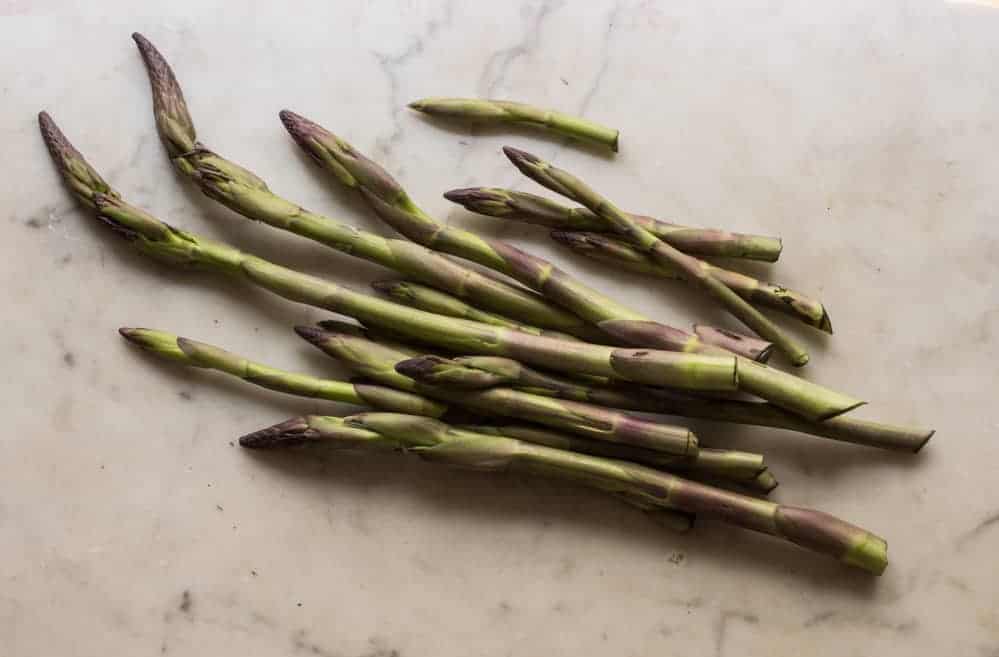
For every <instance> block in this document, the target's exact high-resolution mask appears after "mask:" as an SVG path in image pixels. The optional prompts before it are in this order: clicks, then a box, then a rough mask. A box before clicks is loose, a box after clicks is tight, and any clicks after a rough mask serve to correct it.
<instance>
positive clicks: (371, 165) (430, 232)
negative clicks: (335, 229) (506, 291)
mask: <svg viewBox="0 0 999 657" xmlns="http://www.w3.org/2000/svg"><path fill="white" fill-rule="evenodd" d="M281 121H282V122H283V123H284V126H285V128H286V129H287V130H288V132H289V133H291V136H292V137H294V138H295V141H296V142H297V143H298V145H299V146H301V147H302V148H303V149H304V150H305V151H306V152H307V153H308V154H309V155H310V156H312V158H313V159H314V160H316V162H317V163H318V164H319V166H320V167H322V168H323V170H325V171H326V172H327V173H330V174H331V175H332V176H333V177H334V178H336V179H337V180H338V181H339V182H340V183H341V184H343V185H344V186H346V187H349V188H351V189H354V190H356V191H357V192H358V193H359V194H360V195H361V197H362V198H363V199H364V200H365V202H366V203H367V204H368V205H369V206H370V207H371V209H372V210H373V211H374V212H375V214H377V215H378V216H379V217H380V218H381V219H382V220H383V221H385V222H386V223H387V224H389V225H390V226H392V227H393V228H395V229H396V230H397V231H399V232H400V233H402V234H403V235H405V236H406V237H408V238H409V239H411V240H413V241H414V242H416V243H418V244H422V245H424V246H426V247H429V248H431V249H435V250H437V251H442V252H445V253H450V254H452V255H456V256H459V257H461V258H465V259H467V260H472V261H474V262H477V263H479V264H481V265H484V266H486V267H489V268H490V269H493V270H495V271H497V272H499V273H501V274H505V275H507V276H510V277H512V278H514V279H516V280H518V281H520V282H521V283H523V284H524V285H526V286H528V287H530V288H532V289H534V290H537V291H538V292H540V293H541V294H543V295H544V296H546V297H547V298H548V299H550V300H551V301H552V302H554V303H556V304H558V305H559V306H562V307H563V308H567V309H569V310H571V311H572V312H573V313H575V314H576V315H578V316H579V317H582V318H583V319H585V320H587V321H589V322H590V323H592V324H593V325H595V326H597V327H598V328H600V329H601V330H602V331H604V332H606V333H607V334H609V335H611V336H613V337H614V338H616V339H618V340H620V341H622V342H623V343H625V344H630V345H634V346H641V347H651V348H657V349H669V350H671V351H685V352H705V353H717V351H718V348H717V347H714V346H712V345H705V344H704V343H702V342H701V341H700V339H699V338H698V337H697V336H696V335H693V334H691V333H688V332H686V331H681V330H680V329H676V328H673V327H671V326H666V325H662V324H657V323H655V322H652V321H651V320H649V318H647V317H645V316H644V315H641V314H639V313H637V312H634V311H632V310H630V309H628V308H626V307H625V306H623V305H621V304H619V303H618V302H616V301H614V300H613V299H611V298H610V297H607V296H605V295H603V294H601V293H600V292H597V291H596V290H594V289H592V288H590V287H588V286H586V285H584V284H583V283H582V282H580V281H578V280H576V279H575V278H573V277H572V276H570V275H569V274H568V273H566V272H564V271H562V270H561V269H559V268H558V267H556V266H555V265H554V264H552V263H551V262H548V261H547V260H543V259H542V258H538V257H536V256H533V255H531V254H529V253H526V252H524V251H521V250H520V249H518V248H517V247H515V246H513V245H512V244H508V243H506V242H501V241H499V240H487V239H484V238H482V237H480V236H478V235H476V234H475V233H472V232H469V231H467V230H463V229H461V228H458V227H456V226H450V225H445V224H441V223H438V222H437V221H436V220H435V219H433V218H432V217H431V216H429V215H428V214H427V213H425V212H424V211H423V210H421V209H420V208H419V207H418V206H417V205H416V203H414V202H413V200H412V199H411V198H410V197H409V195H408V194H407V193H406V190H405V189H403V188H402V186H401V185H399V183H398V182H397V181H396V180H395V179H394V178H392V176H390V175H389V173H388V172H387V171H385V169H383V168H382V167H380V166H379V165H378V164H376V163H375V162H373V161H371V160H369V159H368V158H367V157H365V156H364V155H362V154H361V153H360V152H358V151H357V150H356V149H355V148H354V147H353V146H351V145H350V144H348V143H347V142H346V141H344V140H343V139H340V138H339V137H337V136H336V135H334V134H333V133H331V132H329V131H328V130H326V129H325V128H323V127H322V126H320V125H318V124H316V123H313V122H312V121H309V120H308V119H306V118H304V117H302V116H299V115H298V114H295V113H294V112H291V111H288V110H284V111H282V112H281ZM500 314H503V315H509V313H500ZM517 319H520V317H517ZM528 323H530V324H534V325H537V322H528ZM636 333H640V334H641V336H640V338H639V337H636V335H635V334H636Z"/></svg>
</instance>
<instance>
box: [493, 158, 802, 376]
mask: <svg viewBox="0 0 999 657" xmlns="http://www.w3.org/2000/svg"><path fill="white" fill-rule="evenodd" d="M503 152H504V153H506V156H507V158H509V159H510V161H511V162H512V163H513V165H514V166H515V167H517V168H518V169H519V170H520V171H521V173H523V174H524V175H525V176H527V177H528V178H530V179H532V180H534V181H535V182H537V183H538V184H540V185H542V186H544V187H547V188H548V189H550V190H552V191H553V192H557V193H559V194H562V195H563V196H565V197H567V198H570V199H572V200H574V201H576V202H577V203H579V204H581V205H583V206H585V207H587V208H589V209H590V210H591V211H592V212H593V213H594V214H596V215H598V216H600V217H601V218H602V219H604V220H605V221H606V222H607V223H608V225H609V226H610V227H611V228H613V229H614V231H615V232H617V233H620V234H621V235H623V236H624V237H625V238H626V239H627V240H628V241H629V242H631V243H633V244H634V245H635V246H636V247H637V248H638V249H639V250H640V251H642V252H643V253H647V254H648V255H649V256H651V257H652V258H654V259H655V260H656V262H659V263H661V264H663V265H665V266H668V267H673V268H676V269H678V270H680V271H681V272H683V275H684V277H685V278H686V280H688V281H690V282H692V283H695V284H696V285H698V286H700V287H702V288H703V289H704V290H705V292H707V293H708V294H709V295H710V296H711V297H712V298H714V299H715V300H716V301H717V302H718V303H720V304H721V305H722V306H724V307H725V309H726V310H728V311H729V312H730V313H731V314H732V315H733V316H734V317H736V318H737V319H738V320H739V321H741V322H742V323H743V324H745V325H746V326H747V327H749V328H750V329H752V330H753V331H754V332H755V333H756V334H757V335H759V336H760V337H761V338H763V339H764V340H767V341H768V342H772V343H774V345H775V346H776V347H777V349H778V350H780V351H781V352H783V353H784V354H785V355H786V356H787V357H788V358H789V359H790V361H791V363H792V364H794V365H796V366H799V367H800V366H802V365H804V364H805V363H807V362H808V352H806V351H805V350H804V348H802V347H801V346H800V345H799V344H797V343H796V342H795V341H794V340H792V339H791V338H790V337H788V336H787V335H785V334H784V332H783V331H781V330H780V329H779V328H778V327H777V326H776V325H775V324H774V323H773V322H771V321H770V320H769V319H767V318H766V317H765V316H764V315H763V314H762V313H760V311H758V310H756V308H754V307H753V306H751V305H749V303H747V302H746V300H745V299H743V298H742V297H740V296H739V295H737V294H736V293H735V292H733V291H732V290H731V289H730V288H729V287H728V286H726V285H725V284H724V283H722V282H721V281H720V280H718V278H716V277H715V275H714V274H713V273H712V272H711V271H710V269H709V265H708V264H707V263H705V262H704V261H703V260H699V259H697V258H695V257H693V256H689V255H687V254H685V253H683V252H682V251H680V250H678V249H677V248H676V247H674V246H671V245H670V244H668V243H666V242H664V241H662V240H660V239H659V238H658V237H656V236H655V235H653V234H652V233H650V232H649V231H648V230H646V229H645V228H643V227H642V226H640V225H639V224H637V223H635V222H634V221H632V220H631V218H630V217H629V216H628V215H626V214H625V213H624V212H622V211H621V210H619V209H618V208H617V206H615V205H614V204H613V203H611V202H610V201H609V200H607V199H606V198H604V197H603V196H600V194H598V193H597V192H596V191H594V190H593V189H591V188H590V187H588V186H587V185H586V184H585V183H584V182H583V181H582V180H580V179H578V178H576V177H575V176H573V175H572V174H570V173H569V172H568V171H564V170H562V169H559V168H558V167H555V166H553V165H552V164H550V163H548V162H545V161H544V160H542V159H541V158H539V157H537V156H535V155H532V154H530V153H528V152H526V151H522V150H519V149H516V148H512V147H509V146H505V147H504V148H503Z"/></svg>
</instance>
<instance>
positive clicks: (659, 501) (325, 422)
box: [240, 413, 888, 575]
mask: <svg viewBox="0 0 999 657" xmlns="http://www.w3.org/2000/svg"><path fill="white" fill-rule="evenodd" d="M288 443H290V444H302V443H332V444H334V445H335V444H343V445H344V446H347V447H361V448H367V447H372V448H382V447H388V448H395V449H403V450H405V451H407V452H412V453H414V454H416V455H417V456H419V457H421V458H423V459H426V460H428V461H433V462H437V463H441V464H446V465H453V466H460V467H465V468H474V469H479V470H499V471H503V470H514V471H524V472H529V473H537V474H544V475H548V476H557V477H560V478H564V479H568V480H570V481H575V482H578V483H580V484H584V485H587V486H593V487H596V488H599V489H601V490H606V491H611V492H619V493H625V494H628V495H631V496H634V497H637V498H639V499H642V500H644V501H646V502H647V503H649V504H650V505H656V506H662V507H664V508H671V509H678V510H681V511H689V512H692V513H695V514H697V515H702V514H703V515H704V516H707V517H715V518H718V519H719V520H721V521H723V522H729V523H732V524H735V525H738V526H741V527H744V528H746V529H750V530H753V531H757V532H762V533H765V534H771V535H773V536H777V537H780V538H783V539H785V540H788V541H791V542H793V543H796V544H798V545H800V546H801V547H804V548H807V549H811V550H814V551H816V552H820V553H823V554H827V555H830V556H832V557H834V558H836V559H838V560H839V561H841V562H843V563H845V564H848V565H850V566H855V567H858V568H862V569H864V570H866V571H868V572H870V573H873V574H875V575H880V574H881V573H883V572H884V569H885V567H886V566H887V564H888V546H887V543H886V542H885V541H884V539H882V538H880V537H878V536H875V535H874V534H872V533H870V532H868V531H867V530H864V529H861V528H860V527H857V526H855V525H851V524H849V523H847V522H845V521H843V520H840V519H838V518H836V517H834V516H831V515H829V514H826V513H822V512H820V511H814V510H811V509H804V508H800V507H794V506H787V505H783V504H776V503H774V502H768V501H765V500H760V499H756V498H753V497H748V496H746V495H740V494H738V493H734V492H731V491H726V490H722V489H719V488H714V487H711V486H707V485H704V484H700V483H697V482H693V481H689V480H686V479H682V478H680V477H677V476H675V475H670V474H666V473H664V472H660V471H658V470H653V469H652V468H648V467H645V466H642V465H638V464H636V463H629V462H627V461H616V460H613V459H605V458H601V457H597V456H588V455H585V454H577V453H574V452H567V451H564V450H560V449H553V448H551V447H546V446H543V445H532V444H530V443H527V442H524V441H521V440H517V439H516V438H510V437H507V436H489V435H483V434H478V433H473V432H469V431H462V430H460V429H455V428H453V427H450V426H448V425H446V424H444V423H442V422H439V421H437V420H433V419H430V418H420V417H416V416H410V415H398V414H392V413H366V414H361V415H354V416H351V417H347V418H336V417H324V416H306V417H298V418H294V419H291V420H287V421H285V422H282V423H280V424H277V425H274V426H272V427H269V428H267V429H263V430H261V431H257V432H254V433H251V434H248V435H246V436H243V437H242V438H240V445H243V446H244V447H276V446H280V445H282V444H288Z"/></svg>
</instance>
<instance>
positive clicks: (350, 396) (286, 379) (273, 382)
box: [118, 327, 448, 417]
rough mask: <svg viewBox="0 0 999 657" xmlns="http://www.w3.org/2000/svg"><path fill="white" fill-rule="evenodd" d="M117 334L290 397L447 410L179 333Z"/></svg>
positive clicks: (434, 412)
mask: <svg viewBox="0 0 999 657" xmlns="http://www.w3.org/2000/svg"><path fill="white" fill-rule="evenodd" d="M118 332H119V333H121V336H122V337H123V338H125V339H126V340H128V341H129V342H131V343H132V344H134V345H137V346H139V347H142V348H143V349H145V350H147V351H149V352H152V353H155V354H156V355H158V356H162V357H163V358H167V359H169V360H173V361H176V362H179V363H183V364H184V365H189V366H191V367H203V368H206V369H212V370H217V371H219V372H225V373H226V374H231V375H232V376H235V377H237V378H240V379H243V380H244V381H246V382H247V383H252V384H254V385H258V386H261V387H263V388H268V389H270V390H276V391H278V392H284V393H287V394H289V395H296V396H298V397H314V398H317V399H326V400H329V401H335V402H345V403H347V404H358V405H361V406H372V407H374V408H377V409H381V410H384V411H394V412H398V413H410V414H412V415H425V416H428V417H441V416H443V415H444V413H445V412H446V411H447V408H448V407H447V405H446V404H442V403H440V402H436V401H433V400H431V399H427V398H426V397H421V396H420V395H416V394H413V393H411V392H407V391H404V390H399V389H397V388H390V387H386V386H379V385H369V384H364V383H346V382H344V381H334V380H330V379H320V378H317V377H314V376H309V375H308V374H298V373H295V372H287V371H285V370H280V369H277V368H274V367H270V366H268V365H264V364H262V363H257V362H254V361H252V360H248V359H246V358H244V357H243V356H240V355H238V354H234V353H231V352H228V351H225V350H224V349H220V348H219V347H215V346H213V345H210V344H206V343H204V342H198V341H197V340H191V339H189V338H182V337H178V336H176V335H173V334H171V333H167V332H165V331H157V330H154V329H146V328H127V327H126V328H120V329H118Z"/></svg>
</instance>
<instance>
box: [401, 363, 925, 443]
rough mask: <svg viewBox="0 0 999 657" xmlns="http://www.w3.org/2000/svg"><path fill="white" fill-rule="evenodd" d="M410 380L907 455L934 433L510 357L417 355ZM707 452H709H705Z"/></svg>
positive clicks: (408, 368)
mask: <svg viewBox="0 0 999 657" xmlns="http://www.w3.org/2000/svg"><path fill="white" fill-rule="evenodd" d="M397 368H398V369H401V370H402V371H403V372H404V373H405V374H406V375H407V376H410V377H412V378H416V379H423V380H426V381H429V382H432V383H437V384H440V385H450V386H454V387H466V388H467V387H478V388H481V387H488V386H490V385H493V386H497V385H502V386H509V387H511V388H514V389H517V390H523V391H527V392H531V393H533V394H536V395H545V396H550V397H556V398H558V399H571V400H574V401H581V402H586V403H588V404H596V405H598V406H607V407H609V408H619V409H623V410H631V411H640V412H644V413H664V414H668V415H677V416H683V417H690V418H698V419H705V420H714V421H717V422H733V423H739V424H751V425H757V426H763V427H771V428H776V429H787V430H791V431H797V432H800V433H806V434H811V435H814V436H818V437H822V438H829V439H832V440H838V441H841V442H848V443H853V444H857V445H866V446H868V447H877V448H881V449H889V450H896V451H905V452H918V451H919V450H920V449H921V448H922V447H923V445H925V444H926V443H927V441H929V439H930V438H931V437H932V436H933V433H934V432H933V431H932V430H926V429H918V428H915V427H903V426H897V425H890V424H881V423H877V422H870V421H868V420H858V419H855V418H852V417H849V416H845V415H841V416H838V417H834V418H830V419H828V420H824V421H821V422H810V421H807V420H803V419H801V418H799V417H797V416H795V415H792V414H790V413H787V412H786V411H783V410H781V409H779V408H777V407H775V406H773V405H771V404H766V403H760V402H749V401H741V400H734V399H704V398H700V397H692V396H690V395H684V394H681V393H679V392H677V391H671V390H664V389H662V388H652V387H648V386H637V385H634V384H628V383H623V382H617V383H614V384H611V385H607V384H597V385H594V384H590V383H586V382H580V381H575V380H571V379H567V378H564V377H561V376H558V375H555V374H551V373H548V372H540V371H538V370H535V369H533V368H530V367H528V366H526V365H524V364H523V363H518V362H517V361H514V360H511V359H508V358H496V357H487V358H482V357H477V356H459V357H456V358H450V359H446V358H441V357H439V356H428V355H417V356H413V357H411V358H410V359H409V360H407V361H403V362H401V363H399V364H398V365H397ZM702 449H703V448H702Z"/></svg>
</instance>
